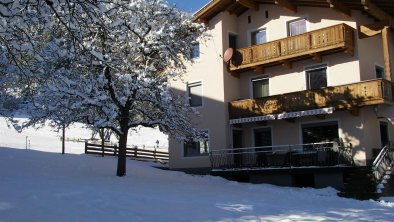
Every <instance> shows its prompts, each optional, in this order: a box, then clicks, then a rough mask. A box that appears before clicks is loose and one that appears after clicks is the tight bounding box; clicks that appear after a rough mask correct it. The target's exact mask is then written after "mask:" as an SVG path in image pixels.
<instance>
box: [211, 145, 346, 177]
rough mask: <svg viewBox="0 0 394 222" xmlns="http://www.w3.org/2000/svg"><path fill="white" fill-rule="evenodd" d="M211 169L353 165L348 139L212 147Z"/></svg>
mask: <svg viewBox="0 0 394 222" xmlns="http://www.w3.org/2000/svg"><path fill="white" fill-rule="evenodd" d="M210 160H211V166H212V169H213V170H231V169H242V168H283V167H310V166H316V167H332V166H344V165H345V166H351V165H353V158H352V145H351V144H350V143H336V142H327V143H311V144H295V145H283V146H264V147H249V148H237V149H223V150H214V151H211V153H210Z"/></svg>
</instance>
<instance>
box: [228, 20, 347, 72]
mask: <svg viewBox="0 0 394 222" xmlns="http://www.w3.org/2000/svg"><path fill="white" fill-rule="evenodd" d="M353 39H354V32H353V29H352V28H351V27H350V26H348V25H345V24H340V25H335V26H331V27H328V28H324V29H319V30H316V31H312V32H307V33H304V34H300V35H296V36H291V37H288V38H284V39H280V40H276V41H272V42H267V43H264V44H261V45H254V46H251V47H247V48H241V49H237V50H236V51H235V53H234V56H233V58H232V60H231V64H230V70H231V71H237V70H247V69H249V68H253V67H256V66H271V65H275V64H279V63H283V62H284V61H292V60H299V59H302V58H307V57H313V56H315V55H320V54H327V53H332V52H338V51H344V52H346V53H348V54H351V55H352V54H353V51H354V40H353Z"/></svg>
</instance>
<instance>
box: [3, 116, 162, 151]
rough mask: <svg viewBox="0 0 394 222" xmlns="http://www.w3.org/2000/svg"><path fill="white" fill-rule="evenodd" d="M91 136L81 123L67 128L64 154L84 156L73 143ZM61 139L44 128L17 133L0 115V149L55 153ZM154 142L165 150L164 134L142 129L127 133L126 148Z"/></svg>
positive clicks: (81, 146) (153, 144) (113, 139)
mask: <svg viewBox="0 0 394 222" xmlns="http://www.w3.org/2000/svg"><path fill="white" fill-rule="evenodd" d="M20 120H21V121H24V119H22V118H21V119H20ZM91 137H92V132H91V130H88V129H85V128H83V125H82V124H74V125H72V126H70V127H68V128H66V136H65V138H66V153H83V152H84V150H83V147H84V143H83V142H75V141H77V140H78V139H80V141H82V140H85V139H89V138H91ZM60 138H61V132H55V131H54V130H53V129H51V128H50V127H43V128H40V129H38V130H36V129H34V128H28V129H26V130H24V131H22V132H21V133H18V132H17V131H16V130H14V128H8V126H7V122H6V120H5V118H4V117H1V116H0V146H2V147H16V148H28V149H33V150H41V151H48V152H55V153H56V152H61V149H62V144H61V141H60ZM96 138H98V136H97V137H96ZM157 140H158V141H159V148H160V149H165V150H167V149H168V136H167V135H164V134H163V133H161V132H160V131H159V130H157V129H151V128H141V129H140V130H139V131H137V132H136V131H131V130H130V133H129V137H128V145H129V146H134V145H136V146H139V147H142V146H144V145H145V146H146V147H153V146H157V144H156V141H157ZM73 141H74V142H73ZM112 141H113V142H116V138H115V137H112Z"/></svg>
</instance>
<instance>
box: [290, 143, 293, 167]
mask: <svg viewBox="0 0 394 222" xmlns="http://www.w3.org/2000/svg"><path fill="white" fill-rule="evenodd" d="M291 150H292V149H291V145H289V165H290V166H293V159H292V158H291V157H292V156H293V154H292V151H291Z"/></svg>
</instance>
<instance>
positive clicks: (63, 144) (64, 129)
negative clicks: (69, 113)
mask: <svg viewBox="0 0 394 222" xmlns="http://www.w3.org/2000/svg"><path fill="white" fill-rule="evenodd" d="M62 130H63V132H62V134H63V136H62V137H63V138H62V154H64V153H65V152H66V145H65V143H66V142H65V141H66V126H65V125H63V126H62Z"/></svg>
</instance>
